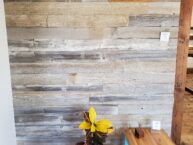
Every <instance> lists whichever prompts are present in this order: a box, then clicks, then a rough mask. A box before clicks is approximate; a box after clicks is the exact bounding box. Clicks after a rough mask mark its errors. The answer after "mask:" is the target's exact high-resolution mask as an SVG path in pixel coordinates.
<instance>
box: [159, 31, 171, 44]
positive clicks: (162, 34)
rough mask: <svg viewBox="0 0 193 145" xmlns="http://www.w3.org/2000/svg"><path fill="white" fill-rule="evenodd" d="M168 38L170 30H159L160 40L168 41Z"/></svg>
mask: <svg viewBox="0 0 193 145" xmlns="http://www.w3.org/2000/svg"><path fill="white" fill-rule="evenodd" d="M169 40H170V32H161V34H160V41H163V42H169Z"/></svg>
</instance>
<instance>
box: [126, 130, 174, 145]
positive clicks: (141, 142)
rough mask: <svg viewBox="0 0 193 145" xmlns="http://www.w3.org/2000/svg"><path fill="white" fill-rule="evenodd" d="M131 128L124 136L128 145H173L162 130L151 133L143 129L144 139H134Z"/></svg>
mask: <svg viewBox="0 0 193 145" xmlns="http://www.w3.org/2000/svg"><path fill="white" fill-rule="evenodd" d="M134 130H135V129H133V128H129V129H126V131H125V136H126V139H127V140H128V144H129V145H175V144H174V143H173V142H172V141H171V139H170V138H169V137H168V135H167V134H166V132H165V131H164V130H160V131H157V132H155V131H151V129H147V128H146V129H145V128H143V129H142V130H143V132H144V137H143V138H140V139H138V138H136V137H135V135H134Z"/></svg>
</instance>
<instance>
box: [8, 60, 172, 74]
mask: <svg viewBox="0 0 193 145" xmlns="http://www.w3.org/2000/svg"><path fill="white" fill-rule="evenodd" d="M124 71H125V72H128V73H141V72H146V73H155V74H156V73H166V72H167V73H174V72H175V61H153V62H152V61H128V62H126V61H112V62H99V63H95V62H88V63H80V62H79V63H77V62H76V63H72V62H70V63H66V62H63V63H61V62H58V63H48V62H47V63H12V64H11V72H12V74H63V73H93V72H95V73H111V72H115V73H116V72H124Z"/></svg>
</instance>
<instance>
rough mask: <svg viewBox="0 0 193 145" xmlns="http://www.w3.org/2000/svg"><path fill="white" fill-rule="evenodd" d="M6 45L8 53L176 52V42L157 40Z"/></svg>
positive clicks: (17, 43)
mask: <svg viewBox="0 0 193 145" xmlns="http://www.w3.org/2000/svg"><path fill="white" fill-rule="evenodd" d="M8 43H9V51H29V52H31V51H74V52H75V51H95V52H96V51H107V50H108V51H115V50H133V51H148V50H154V51H155V50H157V51H159V50H176V45H177V40H176V39H171V40H170V41H169V42H161V41H160V40H159V39H102V40H62V39H55V40H54V39H52V40H48V39H40V40H38V39H33V38H32V39H31V40H9V41H8ZM69 55H70V54H69Z"/></svg>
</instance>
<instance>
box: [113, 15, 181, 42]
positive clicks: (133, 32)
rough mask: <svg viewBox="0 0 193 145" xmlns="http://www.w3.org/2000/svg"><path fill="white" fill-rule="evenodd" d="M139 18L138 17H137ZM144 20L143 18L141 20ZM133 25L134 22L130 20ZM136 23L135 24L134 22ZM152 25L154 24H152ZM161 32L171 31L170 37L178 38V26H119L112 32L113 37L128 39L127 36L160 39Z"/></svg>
mask: <svg viewBox="0 0 193 145" xmlns="http://www.w3.org/2000/svg"><path fill="white" fill-rule="evenodd" d="M136 19H137V18H136ZM141 21H142V20H141ZM130 23H131V25H132V23H134V22H132V21H131V22H130ZM133 25H134V24H133ZM152 26H154V25H153V24H152ZM161 32H170V33H171V34H170V38H172V39H176V38H177V36H178V27H155V26H154V27H144V26H142V27H139V26H136V27H135V26H134V27H118V28H117V29H115V30H114V33H113V34H112V35H113V36H112V37H113V38H119V39H127V38H143V39H144V38H153V39H159V38H160V33H161Z"/></svg>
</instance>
